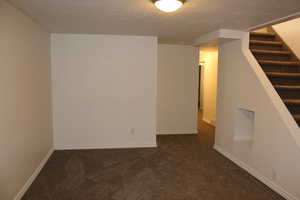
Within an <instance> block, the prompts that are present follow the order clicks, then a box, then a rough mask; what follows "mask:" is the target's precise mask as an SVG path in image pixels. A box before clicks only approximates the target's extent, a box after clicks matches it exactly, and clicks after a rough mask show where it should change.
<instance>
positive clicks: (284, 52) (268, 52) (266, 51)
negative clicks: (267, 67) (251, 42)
mask: <svg viewBox="0 0 300 200" xmlns="http://www.w3.org/2000/svg"><path fill="white" fill-rule="evenodd" d="M251 51H252V52H253V53H255V54H273V55H291V52H289V51H274V50H261V49H251Z"/></svg>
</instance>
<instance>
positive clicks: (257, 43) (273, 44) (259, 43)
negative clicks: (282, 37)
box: [250, 40, 283, 46]
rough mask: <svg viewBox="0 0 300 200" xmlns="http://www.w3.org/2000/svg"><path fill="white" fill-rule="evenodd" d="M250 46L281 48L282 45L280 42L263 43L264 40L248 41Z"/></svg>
mask: <svg viewBox="0 0 300 200" xmlns="http://www.w3.org/2000/svg"><path fill="white" fill-rule="evenodd" d="M250 44H256V45H272V46H282V45H283V44H282V43H281V42H277V41H267V40H266V41H264V40H250Z"/></svg>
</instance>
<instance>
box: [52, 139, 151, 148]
mask: <svg viewBox="0 0 300 200" xmlns="http://www.w3.org/2000/svg"><path fill="white" fill-rule="evenodd" d="M156 147H157V143H156V141H155V142H153V143H143V144H142V143H137V144H133V143H131V144H123V145H102V144H101V145H100V144H99V145H98V144H64V145H55V150H80V149H133V148H156Z"/></svg>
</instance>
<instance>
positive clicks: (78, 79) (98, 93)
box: [52, 34, 157, 149]
mask: <svg viewBox="0 0 300 200" xmlns="http://www.w3.org/2000/svg"><path fill="white" fill-rule="evenodd" d="M156 85H157V39H156V37H142V36H141V37H140V36H118V35H84V34H82V35H80V34H79V35H77V34H53V35H52V86H53V87H52V88H53V115H54V144H55V147H56V148H58V149H78V148H79V149H80V148H124V147H153V146H156V89H157V88H156Z"/></svg>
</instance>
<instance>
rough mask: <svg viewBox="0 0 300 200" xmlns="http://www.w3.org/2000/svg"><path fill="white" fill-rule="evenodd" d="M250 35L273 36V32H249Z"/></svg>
mask: <svg viewBox="0 0 300 200" xmlns="http://www.w3.org/2000/svg"><path fill="white" fill-rule="evenodd" d="M250 35H256V36H268V37H275V34H274V33H262V32H250Z"/></svg>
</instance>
